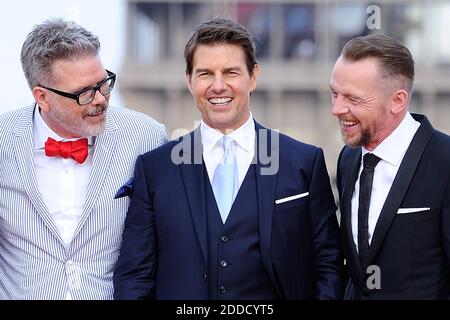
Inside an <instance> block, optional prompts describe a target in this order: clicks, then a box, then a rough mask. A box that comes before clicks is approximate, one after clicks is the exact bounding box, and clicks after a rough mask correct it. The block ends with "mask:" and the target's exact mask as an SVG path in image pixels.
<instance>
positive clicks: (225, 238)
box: [220, 236, 228, 243]
mask: <svg viewBox="0 0 450 320" xmlns="http://www.w3.org/2000/svg"><path fill="white" fill-rule="evenodd" d="M220 239H221V240H222V242H223V243H225V242H228V237H227V236H222V237H221V238H220Z"/></svg>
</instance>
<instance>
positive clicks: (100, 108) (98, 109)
mask: <svg viewBox="0 0 450 320" xmlns="http://www.w3.org/2000/svg"><path fill="white" fill-rule="evenodd" d="M106 109H108V106H107V105H100V106H94V107H93V108H92V109H90V110H89V111H87V112H86V113H85V116H95V115H97V114H100V113H102V112H104V111H106Z"/></svg>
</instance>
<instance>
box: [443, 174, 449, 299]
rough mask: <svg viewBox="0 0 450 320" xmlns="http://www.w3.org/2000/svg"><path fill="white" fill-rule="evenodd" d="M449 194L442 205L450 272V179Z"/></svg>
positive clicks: (444, 238)
mask: <svg viewBox="0 0 450 320" xmlns="http://www.w3.org/2000/svg"><path fill="white" fill-rule="evenodd" d="M445 194H446V195H447V196H446V198H445V200H444V205H443V207H442V224H441V228H442V235H443V242H444V249H445V253H446V256H447V268H448V272H447V274H449V273H450V181H449V182H448V184H447V192H446V193H445ZM447 300H450V293H449V294H448V296H447Z"/></svg>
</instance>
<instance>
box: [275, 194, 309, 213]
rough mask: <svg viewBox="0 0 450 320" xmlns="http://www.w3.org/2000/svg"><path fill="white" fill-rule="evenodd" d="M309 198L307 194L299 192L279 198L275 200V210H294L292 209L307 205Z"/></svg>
mask: <svg viewBox="0 0 450 320" xmlns="http://www.w3.org/2000/svg"><path fill="white" fill-rule="evenodd" d="M308 200H309V194H308V193H307V192H306V193H304V194H299V195H295V196H290V197H285V198H281V199H278V200H276V201H275V212H285V211H288V210H290V209H291V210H292V211H296V210H294V209H297V208H300V207H302V206H305V207H306V206H307V205H308Z"/></svg>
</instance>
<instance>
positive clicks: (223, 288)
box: [219, 286, 227, 294]
mask: <svg viewBox="0 0 450 320" xmlns="http://www.w3.org/2000/svg"><path fill="white" fill-rule="evenodd" d="M219 292H220V293H221V294H225V293H227V289H225V287H224V286H220V287H219Z"/></svg>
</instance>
